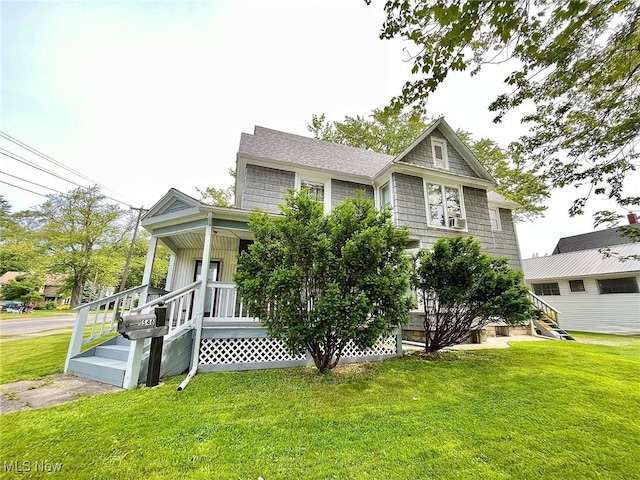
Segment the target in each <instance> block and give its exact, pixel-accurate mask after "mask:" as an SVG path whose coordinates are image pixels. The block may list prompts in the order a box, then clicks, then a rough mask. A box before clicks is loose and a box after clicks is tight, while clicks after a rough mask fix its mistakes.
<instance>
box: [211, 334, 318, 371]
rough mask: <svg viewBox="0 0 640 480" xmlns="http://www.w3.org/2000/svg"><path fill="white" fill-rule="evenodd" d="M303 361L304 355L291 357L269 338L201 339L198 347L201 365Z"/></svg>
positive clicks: (282, 347)
mask: <svg viewBox="0 0 640 480" xmlns="http://www.w3.org/2000/svg"><path fill="white" fill-rule="evenodd" d="M304 359H305V356H304V355H299V356H297V357H292V356H291V355H289V353H287V350H286V349H285V348H284V345H283V344H282V342H279V341H278V340H272V339H270V338H203V339H202V344H201V347H200V364H201V365H216V364H230V363H231V364H234V363H262V362H292V361H296V360H304Z"/></svg>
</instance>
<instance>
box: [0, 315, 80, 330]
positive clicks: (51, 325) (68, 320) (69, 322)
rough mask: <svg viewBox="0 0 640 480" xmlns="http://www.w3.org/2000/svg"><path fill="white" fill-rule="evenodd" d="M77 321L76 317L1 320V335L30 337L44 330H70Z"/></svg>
mask: <svg viewBox="0 0 640 480" xmlns="http://www.w3.org/2000/svg"><path fill="white" fill-rule="evenodd" d="M75 321H76V316H75V315H69V316H67V315H65V316H60V317H35V318H34V317H31V318H20V319H18V318H16V319H15V320H0V335H28V334H32V333H38V332H42V331H43V330H52V329H60V328H68V327H72V326H73V324H74V323H75Z"/></svg>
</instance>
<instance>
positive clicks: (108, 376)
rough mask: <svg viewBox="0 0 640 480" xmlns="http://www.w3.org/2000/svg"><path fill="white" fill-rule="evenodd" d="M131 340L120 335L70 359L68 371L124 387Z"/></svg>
mask: <svg viewBox="0 0 640 480" xmlns="http://www.w3.org/2000/svg"><path fill="white" fill-rule="evenodd" d="M130 349H131V342H130V341H129V340H127V339H126V338H124V337H121V336H120V335H118V336H117V337H114V338H111V339H110V340H107V341H106V342H104V343H101V344H100V345H98V346H96V347H93V348H91V349H89V350H86V351H84V352H82V353H80V354H78V355H76V356H75V357H73V358H72V359H70V360H69V366H68V368H67V373H68V374H70V375H75V376H77V377H83V378H88V379H90V380H96V381H99V382H102V383H108V384H110V385H115V386H117V387H122V385H123V382H124V374H125V372H126V370H127V359H128V357H129V350H130Z"/></svg>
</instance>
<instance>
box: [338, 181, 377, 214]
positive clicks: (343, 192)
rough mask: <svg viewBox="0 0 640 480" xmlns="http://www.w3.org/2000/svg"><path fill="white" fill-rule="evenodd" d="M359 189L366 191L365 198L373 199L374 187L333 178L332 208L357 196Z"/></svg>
mask: <svg viewBox="0 0 640 480" xmlns="http://www.w3.org/2000/svg"><path fill="white" fill-rule="evenodd" d="M358 190H362V191H364V196H365V198H371V199H373V187H372V186H371V185H364V184H361V183H354V182H344V181H342V180H335V179H332V180H331V208H334V207H335V206H336V205H338V204H339V203H340V202H342V201H343V200H345V199H347V198H352V197H355V196H356V192H357V191H358Z"/></svg>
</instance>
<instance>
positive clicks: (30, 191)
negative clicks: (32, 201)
mask: <svg viewBox="0 0 640 480" xmlns="http://www.w3.org/2000/svg"><path fill="white" fill-rule="evenodd" d="M0 183H4V184H5V185H10V186H12V187H15V188H19V189H20V190H24V191H25V192H29V193H33V194H35V195H40V196H41V197H44V198H48V197H47V196H46V195H44V194H42V193H38V192H34V191H33V190H29V189H28V188H24V187H19V186H18V185H14V184H13V183H9V182H5V181H4V180H0Z"/></svg>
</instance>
